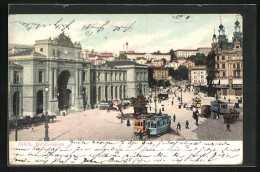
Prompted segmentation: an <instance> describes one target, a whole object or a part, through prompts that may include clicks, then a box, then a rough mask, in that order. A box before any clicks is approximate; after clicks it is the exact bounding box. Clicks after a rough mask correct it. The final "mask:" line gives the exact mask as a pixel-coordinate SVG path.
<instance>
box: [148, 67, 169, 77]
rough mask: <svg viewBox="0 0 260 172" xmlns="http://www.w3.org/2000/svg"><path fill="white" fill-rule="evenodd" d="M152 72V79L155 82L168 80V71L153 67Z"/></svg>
mask: <svg viewBox="0 0 260 172" xmlns="http://www.w3.org/2000/svg"><path fill="white" fill-rule="evenodd" d="M152 69H153V70H154V73H153V78H154V79H155V80H168V78H169V72H168V69H166V68H164V67H153V68H152Z"/></svg>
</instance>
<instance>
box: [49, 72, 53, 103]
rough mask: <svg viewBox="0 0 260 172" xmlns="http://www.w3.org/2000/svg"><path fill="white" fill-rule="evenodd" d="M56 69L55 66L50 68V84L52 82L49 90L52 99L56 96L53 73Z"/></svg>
mask: <svg viewBox="0 0 260 172" xmlns="http://www.w3.org/2000/svg"><path fill="white" fill-rule="evenodd" d="M53 71H54V69H53V68H51V69H50V71H49V73H50V82H49V84H50V91H49V97H50V99H51V100H52V99H53V98H54V96H53V94H54V87H53V85H54V83H53V82H54V80H53V75H54V72H53Z"/></svg>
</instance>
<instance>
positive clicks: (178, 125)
mask: <svg viewBox="0 0 260 172" xmlns="http://www.w3.org/2000/svg"><path fill="white" fill-rule="evenodd" d="M179 130H180V131H181V124H180V122H178V124H177V134H179Z"/></svg>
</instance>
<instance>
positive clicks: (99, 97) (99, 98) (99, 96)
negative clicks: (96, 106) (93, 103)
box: [98, 87, 101, 101]
mask: <svg viewBox="0 0 260 172" xmlns="http://www.w3.org/2000/svg"><path fill="white" fill-rule="evenodd" d="M98 101H101V87H99V88H98Z"/></svg>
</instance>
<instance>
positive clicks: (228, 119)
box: [223, 109, 240, 123]
mask: <svg viewBox="0 0 260 172" xmlns="http://www.w3.org/2000/svg"><path fill="white" fill-rule="evenodd" d="M239 114H240V112H238V111H236V110H235V109H233V110H232V109H230V110H229V113H227V114H224V115H223V119H224V123H234V122H236V121H237V119H238V118H239Z"/></svg>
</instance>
